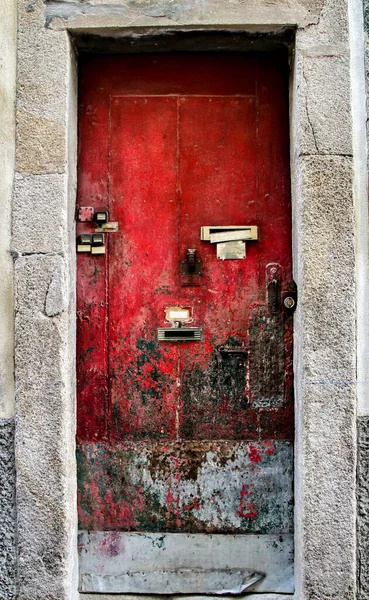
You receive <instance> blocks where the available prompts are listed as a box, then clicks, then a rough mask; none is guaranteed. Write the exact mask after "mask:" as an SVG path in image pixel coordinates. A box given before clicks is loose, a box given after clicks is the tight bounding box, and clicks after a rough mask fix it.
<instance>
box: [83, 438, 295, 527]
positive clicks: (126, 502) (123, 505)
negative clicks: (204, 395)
mask: <svg viewBox="0 0 369 600" xmlns="http://www.w3.org/2000/svg"><path fill="white" fill-rule="evenodd" d="M78 456H79V461H78V464H79V482H80V486H79V503H80V526H81V528H83V529H90V530H95V529H107V528H109V529H110V528H112V529H116V530H120V531H122V530H137V531H172V532H175V531H187V532H196V531H207V532H217V531H223V532H224V531H228V532H233V533H236V532H254V533H277V532H285V533H286V532H291V531H292V530H293V523H292V516H293V496H292V494H293V492H292V464H293V462H292V447H291V444H290V443H289V442H273V443H271V442H266V443H263V442H258V443H256V442H253V443H247V442H239V443H237V444H234V443H230V442H191V443H190V442H188V443H176V442H174V443H173V442H172V443H170V444H166V446H165V447H162V446H159V445H155V444H119V445H117V446H115V447H114V448H109V447H108V446H106V445H104V444H80V448H79V454H78Z"/></svg>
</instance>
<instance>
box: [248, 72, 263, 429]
mask: <svg viewBox="0 0 369 600" xmlns="http://www.w3.org/2000/svg"><path fill="white" fill-rule="evenodd" d="M255 62H256V64H255V70H256V73H255V119H256V123H255V137H256V140H255V142H256V144H255V148H256V160H255V182H256V224H257V225H258V226H259V223H260V218H259V217H260V213H259V206H260V194H259V158H260V152H259V110H260V106H259V104H260V103H259V93H260V90H259V86H258V82H259V79H258V78H259V68H258V67H259V61H258V60H256V61H255ZM256 252H257V253H259V246H258V245H257V246H256ZM256 264H257V269H258V273H257V279H258V282H259V287H260V288H261V285H262V281H261V274H260V260H257V261H256ZM247 370H248V373H249V376H250V352H249V353H248V357H247ZM249 401H250V402H251V389H249ZM257 428H258V439H259V440H260V439H261V430H260V410H258V411H257Z"/></svg>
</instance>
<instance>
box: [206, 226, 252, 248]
mask: <svg viewBox="0 0 369 600" xmlns="http://www.w3.org/2000/svg"><path fill="white" fill-rule="evenodd" d="M200 239H201V240H202V241H203V242H212V243H213V244H214V243H217V242H228V241H235V240H257V239H258V227H257V225H209V226H207V227H201V232H200Z"/></svg>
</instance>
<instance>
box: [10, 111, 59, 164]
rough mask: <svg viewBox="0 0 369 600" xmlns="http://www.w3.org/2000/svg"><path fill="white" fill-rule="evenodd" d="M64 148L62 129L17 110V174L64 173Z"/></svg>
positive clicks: (45, 119) (54, 123)
mask: <svg viewBox="0 0 369 600" xmlns="http://www.w3.org/2000/svg"><path fill="white" fill-rule="evenodd" d="M66 145H67V139H66V132H65V127H64V126H63V125H61V124H60V123H57V122H55V121H52V120H51V119H47V118H46V117H40V116H38V115H35V114H32V113H30V112H27V111H25V110H22V109H18V111H17V159H16V171H18V172H20V173H32V174H34V175H37V174H45V173H64V172H65V170H66V163H67V155H66Z"/></svg>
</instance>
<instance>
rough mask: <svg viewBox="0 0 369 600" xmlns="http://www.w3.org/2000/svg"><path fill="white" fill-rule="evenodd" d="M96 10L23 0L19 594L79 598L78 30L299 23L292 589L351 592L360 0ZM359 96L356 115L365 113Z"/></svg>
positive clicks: (294, 124) (316, 595)
mask: <svg viewBox="0 0 369 600" xmlns="http://www.w3.org/2000/svg"><path fill="white" fill-rule="evenodd" d="M98 4H99V3H97V5H92V4H88V5H87V6H85V7H84V10H83V11H82V8H83V6H82V4H80V3H65V2H52V1H51V2H46V5H44V3H43V1H42V0H32V1H30V2H24V0H20V1H19V22H18V31H19V33H18V91H17V149H16V175H15V181H14V194H13V228H12V229H13V241H12V253H13V256H14V260H15V263H14V264H15V384H16V433H15V439H16V446H15V448H16V450H15V452H16V469H17V544H18V586H19V591H18V594H19V595H18V597H19V598H20V599H23V598H24V599H26V598H27V600H30V599H34V600H36V598H37V600H40V599H41V598H45V599H46V598H48V599H51V598H52V599H55V600H56V599H57V600H59V599H60V600H61V599H63V600H71V599H75V598H78V592H77V537H76V533H77V515H76V468H75V455H74V451H75V442H74V436H75V227H74V212H75V196H76V160H77V143H76V130H77V86H76V81H77V68H76V56H75V49H74V48H75V39H78V40H79V43H82V44H83V43H85V42H86V40H89V39H90V40H91V39H93V37H94V36H96V37H97V39H98V40H100V42H101V38H102V36H106V37H109V36H110V39H111V40H112V39H114V37H115V38H116V37H117V36H119V34H122V33H126V34H131V35H132V40H134V37H135V35H137V34H138V33H142V32H145V31H150V32H151V33H152V32H155V33H158V32H162V31H164V30H166V31H168V30H169V29H173V30H178V29H181V28H184V29H186V30H187V31H188V30H193V31H199V30H200V29H204V28H207V29H209V30H214V31H216V30H220V29H221V30H227V29H228V30H229V29H237V30H239V31H249V32H250V33H255V32H258V31H259V32H262V33H263V34H266V33H267V34H268V35H270V36H273V35H278V34H279V33H280V32H281V30H283V28H285V27H289V28H291V27H293V28H296V36H295V44H294V48H293V54H291V86H290V91H291V100H290V108H291V180H292V202H293V222H294V232H293V234H294V269H295V275H294V277H295V281H296V283H297V285H298V290H299V301H298V309H297V311H296V313H295V345H294V348H295V390H296V440H295V442H296V443H295V448H296V472H295V482H296V483H295V497H296V503H295V507H296V508H295V515H296V516H295V540H296V556H295V563H296V593H295V596H294V597H295V598H296V599H298V600H303V599H305V598H306V599H319V600H324V599H325V598H327V599H328V598H330V599H332V598H337V600H338V599H339V600H343V599H348V598H352V599H353V598H354V597H355V593H356V592H355V590H356V412H357V400H358V396H359V401H360V394H361V404H360V403H359V407H360V406H362V407H363V408H362V413H361V414H367V412H365V411H366V405H365V398H366V397H367V395H366V393H365V390H363V388H360V389H359V391H358V390H357V386H356V381H357V376H356V368H357V366H356V350H357V347H356V323H358V330H359V331H360V336H359V343H361V344H362V345H361V346H359V349H360V348H361V351H363V352H366V351H367V348H366V346H365V340H363V339H362V338H365V336H364V335H363V332H365V333H366V332H367V329H365V328H366V327H367V317H366V314H364V313H365V311H364V310H363V308H362V306H361V304H360V302H359V303H358V304H356V293H359V295H360V294H362V296H363V297H364V299H365V298H366V297H367V296H365V292H366V290H367V287H365V286H367V281H366V276H365V277H364V278H361V282H362V283H361V284H360V285H361V287H360V286H359V288H357V285H358V284H357V281H358V280H359V279H360V273H361V274H362V273H364V272H365V268H366V266H367V265H366V264H365V259H364V258H363V253H362V252H361V254H360V248H361V249H362V248H363V247H364V248H365V247H366V246H365V244H366V242H367V237H366V236H367V229H366V226H365V225H363V224H360V223H359V224H358V219H356V220H355V217H357V216H358V215H359V216H360V215H362V214H364V210H365V203H364V200H363V198H364V195H365V185H366V182H365V171H366V169H365V166H364V163H365V160H366V158H365V156H363V153H362V151H361V150H360V148H361V146H360V139H361V141H362V138H360V135H361V134H360V131H361V129H360V123H361V127H362V122H361V120H360V119H361V118H362V115H363V114H364V113H363V112H362V103H363V97H362V93H360V92H358V97H357V98H356V99H355V100H353V103H352V101H351V93H352V90H353V89H356V90H357V91H358V90H359V88H360V81H361V78H362V77H363V68H362V66H361V62H360V48H359V47H358V45H357V44H358V42H357V39H358V38H360V35H362V30H360V27H362V23H361V20H360V11H359V8H358V7H359V3H358V2H357V0H354V1H353V2H352V3H351V7H350V11H351V13H350V14H349V10H348V2H347V0H325V1H324V0H296V1H295V2H291V3H289V6H288V8H286V4H285V2H283V1H282V0H281V1H280V2H278V1H277V2H275V3H273V6H272V4H271V3H268V6H261V7H260V6H259V8H258V7H256V4H258V3H256V4H255V3H254V2H252V1H251V0H249V1H246V2H244V3H243V4H242V5H241V4H240V5H238V4H236V3H234V4H233V5H232V6H230V4H229V3H228V2H224V3H223V4H222V3H221V2H217V0H206V1H205V0H204V2H202V3H196V2H190V3H189V5H188V6H186V10H184V11H183V12H182V13H181V12H180V11H181V9H180V5H176V6H177V8H176V7H175V6H174V7H173V5H172V4H170V3H168V2H167V3H164V5H165V6H164V8H163V9H162V10H159V8H158V7H157V5H155V6H149V7H148V8H147V7H146V9H144V8H142V6H141V4H142V3H141V4H140V2H139V1H138V2H137V3H136V4H137V10H136V8H135V7H133V8H132V7H131V8H130V9H128V8H127V7H126V5H123V3H119V2H117V3H116V4H115V5H114V6H115V8H114V9H113V5H112V4H111V3H110V4H109V3H108V2H107V3H106V5H104V7H103V9H104V10H102V9H101V7H100V8H99V5H98ZM131 4H132V5H133V4H134V3H131ZM145 6H146V5H145ZM68 7H69V8H68ZM109 7H110V8H109ZM117 7H118V8H119V7H120V8H119V10H118V8H117ZM165 7H166V8H165ZM199 7H200V8H199ZM68 10H70V11H71V12H70V13H68ZM175 10H177V12H178V15H177V14H175V15H174V13H173V11H175ZM199 11H200V12H199ZM173 15H174V16H173ZM349 22H350V25H351V31H352V32H353V33H351V38H350V35H349ZM178 23H179V24H178ZM100 42H99V43H100ZM112 43H113V42H112ZM355 44H356V46H355ZM355 48H356V50H355ZM355 53H356V54H355ZM355 56H356V58H357V61H356V63H355ZM355 82H356V83H355ZM362 83H363V82H362ZM355 86H356V88H355ZM355 102H357V103H358V107H359V108H358V111H359V112H356V113H354V112H353V116H354V118H353V120H352V118H351V111H352V106H353V105H355ZM360 111H361V112H360ZM364 112H365V111H364ZM355 114H356V116H355ZM355 119H356V120H355ZM355 127H356V130H355ZM353 131H354V134H353ZM355 131H356V133H355ZM355 136H356V137H355ZM365 150H366V147H365ZM354 190H355V191H354ZM358 249H359V256H358ZM364 254H365V253H364ZM360 257H361V258H360ZM356 273H359V277H358V278H357V279H356ZM363 288H364V289H363ZM366 337H368V336H366ZM360 339H361V342H360ZM358 379H359V381H360V377H359V376H358ZM82 597H83V598H85V599H86V596H81V598H82ZM255 597H257V595H256V596H255ZM279 597H280V596H278V595H277V596H273V598H279ZM117 598H118V597H117ZM263 600H267V598H265V597H264V596H263Z"/></svg>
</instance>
